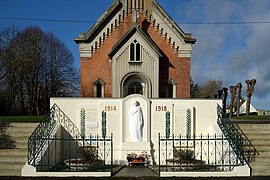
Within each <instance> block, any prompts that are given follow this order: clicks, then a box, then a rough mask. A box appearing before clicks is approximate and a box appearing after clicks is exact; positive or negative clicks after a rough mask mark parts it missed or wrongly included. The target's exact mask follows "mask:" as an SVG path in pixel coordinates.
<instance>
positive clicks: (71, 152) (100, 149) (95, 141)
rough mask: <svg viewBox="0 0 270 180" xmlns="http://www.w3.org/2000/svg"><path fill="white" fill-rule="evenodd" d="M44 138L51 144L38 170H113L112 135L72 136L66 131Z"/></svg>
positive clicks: (37, 166)
mask: <svg viewBox="0 0 270 180" xmlns="http://www.w3.org/2000/svg"><path fill="white" fill-rule="evenodd" d="M44 140H45V141H50V146H48V148H47V150H46V152H45V153H44V154H43V156H42V158H41V160H40V161H39V163H38V164H37V165H36V169H37V171H38V172H111V173H112V172H113V168H114V167H113V151H112V150H113V142H112V136H111V137H105V138H103V137H99V136H98V135H89V136H86V137H80V136H76V137H72V136H70V135H68V134H65V133H64V134H62V135H61V136H58V135H55V136H54V137H53V138H44ZM81 142H85V143H87V144H81Z"/></svg>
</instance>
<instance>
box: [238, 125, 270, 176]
mask: <svg viewBox="0 0 270 180" xmlns="http://www.w3.org/2000/svg"><path fill="white" fill-rule="evenodd" d="M238 125H239V127H240V128H241V129H242V131H243V132H244V133H245V134H246V136H247V137H248V139H249V140H250V141H251V143H252V144H253V146H254V147H255V148H256V150H257V151H258V152H259V153H260V155H259V156H257V157H256V160H255V162H252V163H250V167H251V168H252V176H270V124H262V123H261V124H250V123H248V124H247V123H238Z"/></svg>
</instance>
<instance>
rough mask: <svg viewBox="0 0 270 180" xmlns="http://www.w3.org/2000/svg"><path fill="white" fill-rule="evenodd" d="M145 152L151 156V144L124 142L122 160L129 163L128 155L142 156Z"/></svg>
mask: <svg viewBox="0 0 270 180" xmlns="http://www.w3.org/2000/svg"><path fill="white" fill-rule="evenodd" d="M143 151H144V152H147V154H149V155H150V151H151V147H150V142H122V147H121V159H122V160H124V161H126V162H127V154H131V153H135V154H137V155H140V154H142V153H143Z"/></svg>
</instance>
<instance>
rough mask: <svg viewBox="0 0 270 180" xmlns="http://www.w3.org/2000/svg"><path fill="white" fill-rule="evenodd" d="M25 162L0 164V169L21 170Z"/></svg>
mask: <svg viewBox="0 0 270 180" xmlns="http://www.w3.org/2000/svg"><path fill="white" fill-rule="evenodd" d="M25 163H26V162H0V169H1V170H2V169H22V168H23V166H24V164H25Z"/></svg>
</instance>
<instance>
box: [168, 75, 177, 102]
mask: <svg viewBox="0 0 270 180" xmlns="http://www.w3.org/2000/svg"><path fill="white" fill-rule="evenodd" d="M176 85H177V83H176V82H175V81H174V80H173V79H172V78H171V79H169V80H168V84H167V98H176Z"/></svg>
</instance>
